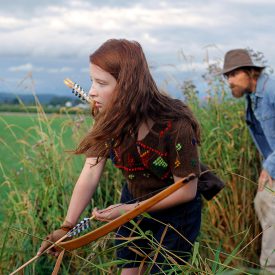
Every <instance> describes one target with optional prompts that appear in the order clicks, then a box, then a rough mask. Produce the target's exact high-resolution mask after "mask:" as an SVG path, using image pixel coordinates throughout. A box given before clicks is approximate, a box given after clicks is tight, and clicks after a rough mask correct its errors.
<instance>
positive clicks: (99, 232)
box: [58, 174, 196, 251]
mask: <svg viewBox="0 0 275 275" xmlns="http://www.w3.org/2000/svg"><path fill="white" fill-rule="evenodd" d="M195 178H196V176H195V174H190V175H188V176H187V177H185V178H183V179H180V180H179V181H177V182H175V183H174V184H172V185H170V186H169V187H167V188H166V189H164V190H163V191H161V192H159V193H158V194H156V195H155V196H153V197H151V198H149V199H147V200H146V201H142V202H140V203H139V204H138V205H137V206H136V207H135V208H134V209H133V210H131V211H129V212H127V213H125V214H123V215H121V216H119V217H118V218H116V219H114V220H113V221H111V222H108V223H107V224H105V225H103V226H101V227H99V228H97V229H96V230H94V231H92V232H90V233H87V234H85V235H84V236H81V237H79V238H76V239H73V240H70V241H67V242H60V243H58V248H63V249H65V250H69V251H70V250H74V249H77V248H79V247H81V246H84V245H87V244H89V243H91V242H92V241H95V240H97V239H98V238H100V237H102V236H104V235H106V234H108V233H109V232H112V231H113V230H115V229H117V228H118V227H120V226H121V225H123V224H125V223H127V222H129V221H130V220H132V219H133V218H135V217H136V216H138V215H140V214H141V213H143V212H145V211H146V210H148V209H150V208H151V207H152V206H153V205H155V204H156V203H158V202H159V201H161V200H163V199H164V198H166V197H168V196H169V195H170V194H172V193H173V192H175V191H176V190H178V189H179V188H181V187H183V186H184V185H186V184H187V183H188V182H190V181H191V180H193V179H195Z"/></svg>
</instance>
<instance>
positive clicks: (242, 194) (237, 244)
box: [0, 94, 260, 274]
mask: <svg viewBox="0 0 275 275" xmlns="http://www.w3.org/2000/svg"><path fill="white" fill-rule="evenodd" d="M189 104H190V106H191V107H192V109H193V111H194V112H195V114H196V116H197V117H198V119H199V121H200V122H201V125H202V128H203V143H202V146H201V158H202V160H203V161H204V162H205V163H206V164H208V165H209V166H210V167H211V168H212V169H214V170H215V171H216V172H217V173H218V174H219V175H220V176H221V177H222V178H223V179H224V180H225V182H226V187H225V189H224V190H223V191H222V192H221V193H220V194H219V195H218V196H217V197H215V198H214V199H213V200H211V201H205V202H204V208H203V222H202V230H201V234H200V237H199V240H198V242H197V243H196V246H195V248H194V251H193V255H192V256H191V261H190V264H189V265H187V266H180V265H175V264H172V265H171V270H174V271H175V270H182V272H183V273H184V274H194V273H195V274H257V273H258V268H259V264H258V253H259V243H260V238H259V237H257V236H258V235H259V234H260V228H259V225H258V222H257V219H256V217H255V213H254V210H253V197H254V193H255V191H256V182H255V179H256V178H257V176H258V170H259V164H260V161H259V156H258V154H257V152H256V150H255V148H254V146H253V144H252V142H251V139H250V137H249V135H248V132H247V129H246V126H245V124H244V122H243V115H244V112H243V102H238V103H237V102H235V101H233V100H232V99H229V98H227V97H226V96H225V97H216V96H215V94H214V95H211V97H210V99H209V100H208V101H207V102H204V104H201V103H199V102H198V100H197V98H196V97H190V98H189ZM90 125H91V121H90V119H89V118H87V116H84V115H82V114H79V115H73V116H72V115H66V114H62V115H46V114H45V113H44V112H43V110H41V108H40V107H39V106H38V113H37V114H36V115H33V114H20V115H19V114H16V115H14V114H1V121H0V126H1V129H2V130H1V133H2V134H1V149H0V150H1V151H0V153H1V170H2V172H3V173H2V178H1V201H3V204H2V208H1V209H2V210H1V213H2V222H1V227H2V228H1V229H2V232H4V234H2V236H1V237H0V249H1V250H0V262H1V266H0V273H3V274H5V273H8V272H11V271H12V270H14V269H15V268H16V267H18V266H19V265H20V264H22V263H24V262H26V261H27V260H28V259H29V258H31V257H33V255H35V254H36V251H37V248H38V247H39V245H40V242H41V238H43V237H44V236H45V235H46V234H47V233H48V232H50V231H52V230H53V229H54V228H57V227H58V226H59V225H60V223H61V222H62V220H63V218H64V216H65V213H66V210H67V206H68V203H69V198H70V195H71V191H72V188H73V185H74V183H75V181H76V179H77V176H78V174H79V172H80V169H81V165H82V162H83V157H81V156H80V157H78V156H77V157H75V156H72V155H71V154H69V153H65V152H64V151H65V150H68V149H72V148H74V147H75V145H76V144H77V142H78V141H79V140H80V138H81V136H83V134H84V133H85V132H86V131H87V129H88V128H89V127H90ZM121 181H122V178H121V174H120V173H119V172H118V171H117V170H116V169H115V168H114V167H113V166H112V165H111V164H110V163H108V166H107V169H106V171H105V172H104V175H103V177H102V180H101V183H100V186H99V188H98V190H97V193H96V194H95V197H94V198H93V199H92V201H91V204H90V206H89V209H87V211H86V212H85V213H84V214H83V216H87V215H89V211H90V210H91V209H92V208H93V207H95V206H98V207H106V206H108V205H109V204H113V203H114V202H118V200H119V196H120V189H121ZM110 183H111V184H110ZM3 190H4V191H3ZM99 225H100V223H98V222H97V223H95V225H94V226H95V227H97V226H99ZM140 234H142V235H143V236H145V237H147V238H149V237H150V236H149V235H146V234H148V232H147V233H145V232H140ZM112 237H113V235H112V234H110V235H107V236H106V237H104V238H101V239H100V240H99V241H96V242H93V243H92V244H91V245H90V246H88V248H83V249H80V250H77V251H76V252H74V253H73V254H69V253H68V255H67V257H66V258H65V260H64V262H65V263H66V264H64V265H63V266H62V274H76V273H77V274H117V270H116V261H115V260H114V259H115V257H114V251H115V247H114V246H113V240H112ZM152 242H153V241H152ZM152 246H153V247H156V248H158V249H159V248H160V251H161V252H163V253H165V250H163V249H162V248H161V246H160V245H159V244H155V243H152ZM53 265H54V261H53V260H52V259H50V258H49V257H41V258H40V259H39V260H38V261H36V262H35V263H34V264H32V265H30V266H29V267H28V268H27V269H26V274H50V272H51V270H52V268H53Z"/></svg>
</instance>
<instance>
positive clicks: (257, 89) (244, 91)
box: [222, 49, 275, 273]
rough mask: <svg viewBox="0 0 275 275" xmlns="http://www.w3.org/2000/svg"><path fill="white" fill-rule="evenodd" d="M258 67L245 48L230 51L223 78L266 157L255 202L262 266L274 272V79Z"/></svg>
mask: <svg viewBox="0 0 275 275" xmlns="http://www.w3.org/2000/svg"><path fill="white" fill-rule="evenodd" d="M264 68H265V67H263V66H256V65H255V64H254V63H253V62H252V59H251V57H250V55H249V52H248V51H247V50H245V49H234V50H231V51H228V52H227V53H226V54H225V57H224V66H223V70H222V74H223V76H224V77H225V78H226V79H227V81H228V84H229V86H230V89H231V92H232V95H233V96H234V97H236V98H241V97H243V96H245V97H246V123H247V126H248V128H249V131H250V134H251V136H252V139H253V141H254V143H255V145H256V147H257V149H258V151H259V152H260V154H261V155H262V156H263V162H262V170H261V173H260V177H259V179H258V191H257V194H256V197H255V200H254V205H255V210H256V214H257V216H258V218H259V221H260V223H261V227H262V230H263V234H262V248H261V256H260V264H261V266H262V267H264V268H265V269H266V270H268V271H270V272H274V273H275V193H274V189H275V80H273V79H271V78H270V77H269V76H268V75H267V74H265V73H264V72H263V71H264Z"/></svg>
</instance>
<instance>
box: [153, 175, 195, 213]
mask: <svg viewBox="0 0 275 275" xmlns="http://www.w3.org/2000/svg"><path fill="white" fill-rule="evenodd" d="M180 179H181V178H179V177H176V176H174V181H175V182H177V181H179V180H180ZM197 183H198V179H197V178H195V179H193V180H191V181H190V182H188V183H187V184H186V185H184V186H183V187H181V188H180V189H178V190H177V191H175V192H174V193H172V194H171V195H169V196H168V197H166V198H165V199H163V200H161V201H160V202H158V203H157V204H155V205H154V206H152V207H151V208H150V209H149V210H148V211H149V212H153V211H159V210H163V209H166V208H170V207H173V206H176V205H179V204H181V203H185V202H189V201H191V200H193V199H194V198H195V196H196V193H197Z"/></svg>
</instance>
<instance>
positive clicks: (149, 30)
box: [0, 0, 275, 97]
mask: <svg viewBox="0 0 275 275" xmlns="http://www.w3.org/2000/svg"><path fill="white" fill-rule="evenodd" d="M274 10H275V1H274V0H261V1H260V0H224V1H223V0H220V1H216V0H193V1H191V0H190V1H186V0H170V1H162V0H141V1H135V0H132V1H129V0H128V1H126V0H121V1H119V0H115V1H113V0H96V1H93V0H91V1H88V0H64V1H63V0H48V1H46V0H39V1H37V0H29V1H26V0H25V1H23V0H22V1H21V0H12V1H7V0H0V41H1V44H0V84H1V87H0V92H8V93H15V94H20V93H30V92H31V91H33V90H35V92H36V93H53V94H57V95H66V94H67V93H68V92H69V90H68V88H67V87H66V86H65V85H64V84H63V80H64V78H67V77H68V78H70V79H72V80H73V81H75V82H78V83H79V84H80V85H81V86H82V87H83V88H84V89H85V90H87V91H88V90H89V85H90V76H89V71H88V70H89V55H90V54H91V53H92V52H93V51H94V50H96V49H97V48H98V47H99V46H100V45H101V44H102V43H104V42H105V41H106V40H107V39H110V38H126V39H129V40H136V41H138V42H139V43H140V44H141V45H142V47H143V49H144V52H145V55H146V57H147V60H148V63H149V65H150V67H151V71H152V74H153V76H154V78H155V80H156V82H157V84H158V85H159V86H160V87H161V88H164V89H167V90H168V92H171V93H172V94H174V95H176V97H178V92H179V90H180V88H179V87H180V85H181V84H182V83H183V81H185V80H193V81H194V82H195V83H196V85H197V86H198V87H199V89H200V90H203V89H204V88H205V87H204V83H203V80H202V78H201V75H202V74H203V73H205V72H206V69H207V67H208V65H209V64H212V63H214V62H219V63H220V64H222V63H221V62H222V59H223V56H224V54H225V52H226V51H228V50H230V49H233V48H246V47H249V48H252V49H253V50H255V51H260V52H263V53H264V56H265V58H266V59H267V60H268V64H269V65H270V66H271V67H272V68H275V51H274V45H275V32H274V31H275V27H274V22H275V14H274ZM167 83H169V85H167ZM170 90H171V91H170Z"/></svg>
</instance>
